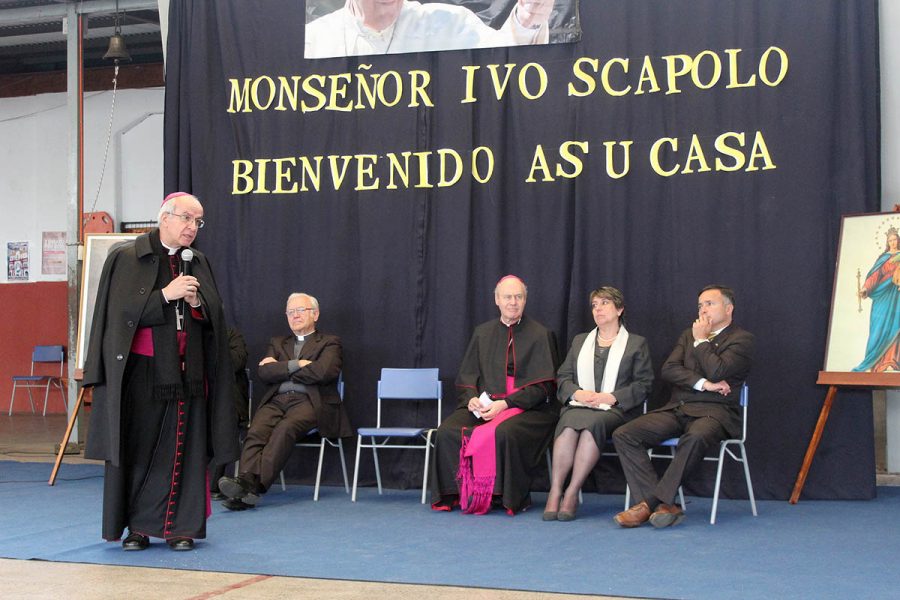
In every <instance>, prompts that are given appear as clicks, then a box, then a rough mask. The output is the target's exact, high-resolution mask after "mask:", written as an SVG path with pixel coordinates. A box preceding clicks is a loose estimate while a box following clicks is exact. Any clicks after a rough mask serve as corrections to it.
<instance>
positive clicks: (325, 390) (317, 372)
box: [259, 331, 353, 438]
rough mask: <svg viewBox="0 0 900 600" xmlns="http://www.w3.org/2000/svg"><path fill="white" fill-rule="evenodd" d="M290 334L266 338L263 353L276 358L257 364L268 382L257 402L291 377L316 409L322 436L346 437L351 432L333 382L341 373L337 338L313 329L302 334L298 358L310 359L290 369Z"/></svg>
mask: <svg viewBox="0 0 900 600" xmlns="http://www.w3.org/2000/svg"><path fill="white" fill-rule="evenodd" d="M293 354H294V336H292V335H285V336H279V337H274V338H272V339H271V340H270V341H269V349H268V350H267V351H266V356H267V357H272V358H274V359H275V360H276V361H278V362H274V363H269V364H266V365H262V366H261V367H259V378H260V379H261V380H262V381H263V382H264V383H267V384H269V387H268V388H267V389H266V393H265V395H264V396H263V398H262V401H261V402H260V406H262V405H263V404H265V403H266V402H268V401H269V400H271V399H272V397H273V396H275V394H277V393H278V387H279V386H280V385H281V384H282V383H283V382H285V381H289V380H290V381H294V382H296V383H302V384H304V385H305V386H306V389H307V394H308V395H309V399H310V402H312V405H313V408H315V411H316V420H317V427H318V428H319V433H321V435H322V437H327V438H336V437H347V436H350V435H352V434H353V430H352V429H351V428H350V420H349V419H348V418H347V413H346V411H345V410H344V404H343V403H342V402H341V397H340V395H339V394H338V389H337V382H338V376H339V375H340V373H341V367H342V365H343V359H342V356H341V339H340V338H339V337H337V336H336V335H328V334H324V333H319V332H318V331H314V332H313V333H311V334H309V336H307V338H306V342H305V343H304V344H303V349H302V350H300V358H301V359H306V360H311V361H312V362H311V363H310V364H308V365H306V366H305V367H303V368H301V369H299V370H297V371H294V372H293V373H290V372H289V371H288V362H289V361H290V360H292V359H293V358H294V356H293Z"/></svg>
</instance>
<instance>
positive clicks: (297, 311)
mask: <svg viewBox="0 0 900 600" xmlns="http://www.w3.org/2000/svg"><path fill="white" fill-rule="evenodd" d="M308 310H316V309H314V308H312V307H310V308H306V307H302V308H291V309H288V310H286V311H284V314H286V315H287V316H289V317H293V316H294V315H298V316H301V317H302V316H303V313H305V312H306V311H308Z"/></svg>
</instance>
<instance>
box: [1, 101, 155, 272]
mask: <svg viewBox="0 0 900 600" xmlns="http://www.w3.org/2000/svg"><path fill="white" fill-rule="evenodd" d="M163 101H164V90H163V89H162V88H152V89H142V90H120V91H119V92H118V93H117V97H116V109H115V115H114V118H113V122H112V135H111V139H110V146H109V155H108V158H107V162H106V169H105V173H104V175H103V184H102V188H100V194H99V198H98V194H97V190H98V185H99V183H100V174H101V168H102V166H103V156H104V150H105V147H106V137H107V131H108V130H109V113H110V106H111V104H112V92H111V91H108V92H95V93H88V94H85V100H84V115H85V116H84V154H85V158H84V196H85V199H84V209H85V212H89V211H90V210H91V207H92V206H94V201H95V198H97V202H96V208H95V210H98V211H106V212H108V213H110V214H111V215H112V216H113V218H114V219H115V220H116V223H118V222H120V221H122V220H128V221H142V220H153V219H155V218H156V213H157V210H158V208H159V203H160V201H161V199H162V192H163V174H162V168H163V163H162V135H163V119H162V112H163ZM147 115H150V116H147ZM69 128H70V123H69V120H68V111H67V110H66V94H64V93H62V94H41V95H39V96H27V97H23V98H4V99H2V100H0V173H2V176H0V199H2V200H0V209H2V214H3V218H2V219H0V261H2V263H3V266H2V268H0V283H6V282H7V281H8V279H7V270H6V268H5V263H6V248H7V243H8V242H28V243H29V253H30V257H29V262H30V281H63V280H65V278H66V276H65V274H62V275H42V274H41V234H42V232H43V231H66V229H67V226H68V222H67V215H66V213H67V210H68V201H69V199H68V190H67V185H68V156H69V143H68V135H69ZM119 190H122V192H121V194H120V192H119ZM117 200H118V202H117ZM117 206H119V207H121V208H120V209H118V210H117Z"/></svg>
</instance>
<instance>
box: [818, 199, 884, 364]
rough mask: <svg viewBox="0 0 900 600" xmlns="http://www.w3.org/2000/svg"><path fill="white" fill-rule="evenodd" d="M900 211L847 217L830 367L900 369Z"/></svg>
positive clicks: (829, 344) (834, 300) (831, 325)
mask: <svg viewBox="0 0 900 600" xmlns="http://www.w3.org/2000/svg"><path fill="white" fill-rule="evenodd" d="M898 232H900V213H898V212H892V213H874V214H866V215H848V216H845V217H844V218H843V219H842V221H841V236H840V244H839V246H838V256H837V268H836V269H835V275H834V289H833V292H832V300H831V318H830V319H829V324H828V342H827V347H826V350H825V371H826V372H831V373H860V374H862V373H869V374H872V375H875V376H877V375H878V374H880V373H884V374H888V373H893V374H895V375H894V376H896V373H898V372H900V233H898Z"/></svg>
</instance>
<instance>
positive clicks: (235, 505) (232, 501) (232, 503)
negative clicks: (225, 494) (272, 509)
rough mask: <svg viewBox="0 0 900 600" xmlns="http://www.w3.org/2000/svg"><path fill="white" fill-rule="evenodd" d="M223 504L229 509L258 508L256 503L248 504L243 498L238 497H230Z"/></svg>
mask: <svg viewBox="0 0 900 600" xmlns="http://www.w3.org/2000/svg"><path fill="white" fill-rule="evenodd" d="M222 506H224V507H225V508H227V509H228V510H247V509H248V508H256V505H255V504H247V503H246V502H244V501H243V500H238V499H237V498H229V499H228V500H226V501H225V502H223V503H222Z"/></svg>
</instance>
